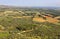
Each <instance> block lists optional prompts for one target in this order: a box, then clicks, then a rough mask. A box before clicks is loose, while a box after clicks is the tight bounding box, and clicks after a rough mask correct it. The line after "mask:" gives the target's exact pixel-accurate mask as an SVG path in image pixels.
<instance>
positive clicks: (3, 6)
mask: <svg viewBox="0 0 60 39" xmlns="http://www.w3.org/2000/svg"><path fill="white" fill-rule="evenodd" d="M0 8H47V9H60V7H24V6H9V5H0Z"/></svg>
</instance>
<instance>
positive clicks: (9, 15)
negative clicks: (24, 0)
mask: <svg viewBox="0 0 60 39" xmlns="http://www.w3.org/2000/svg"><path fill="white" fill-rule="evenodd" d="M59 11H60V10H59ZM59 11H58V10H55V9H48V8H47V9H42V8H39V9H37V8H8V9H7V8H2V9H0V39H60V12H59Z"/></svg>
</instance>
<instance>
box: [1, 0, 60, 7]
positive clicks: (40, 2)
mask: <svg viewBox="0 0 60 39" xmlns="http://www.w3.org/2000/svg"><path fill="white" fill-rule="evenodd" d="M0 5H15V6H51V7H54V6H55V7H60V0H0Z"/></svg>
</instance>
